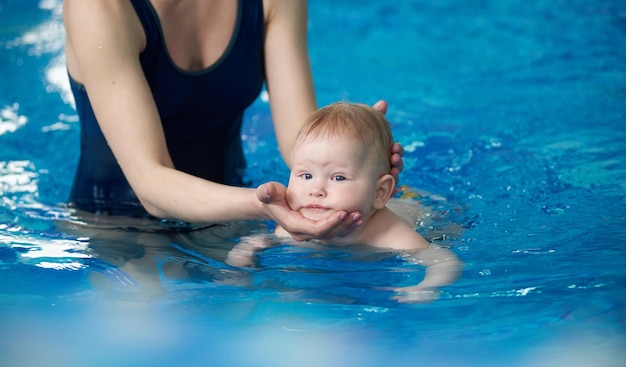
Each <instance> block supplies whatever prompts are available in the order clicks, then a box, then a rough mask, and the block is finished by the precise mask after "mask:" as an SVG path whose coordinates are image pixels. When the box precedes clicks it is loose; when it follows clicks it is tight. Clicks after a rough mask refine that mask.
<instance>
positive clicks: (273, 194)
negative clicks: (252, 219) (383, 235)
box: [256, 182, 363, 241]
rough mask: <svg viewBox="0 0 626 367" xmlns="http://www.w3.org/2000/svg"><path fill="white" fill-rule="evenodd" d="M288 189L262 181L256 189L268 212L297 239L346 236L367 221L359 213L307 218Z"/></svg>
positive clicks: (338, 213)
mask: <svg viewBox="0 0 626 367" xmlns="http://www.w3.org/2000/svg"><path fill="white" fill-rule="evenodd" d="M286 192H287V188H286V187H285V186H284V185H283V184H281V183H278V182H268V183H265V184H262V185H260V186H259V187H258V188H257V190H256V194H257V198H258V199H259V201H260V202H261V203H263V207H264V208H265V210H266V211H267V213H268V214H269V215H270V216H271V217H272V218H273V219H274V220H275V221H276V222H277V223H278V224H279V225H280V226H281V227H283V229H284V230H285V231H287V232H289V234H290V235H291V237H293V239H295V240H296V241H306V240H310V239H326V240H327V239H332V238H334V237H343V236H346V235H348V234H349V233H351V232H352V231H353V230H354V229H355V228H357V227H358V226H360V225H361V224H363V220H362V219H361V213H359V212H353V213H348V212H345V211H336V212H334V213H332V214H330V215H329V216H328V217H326V218H324V219H321V220H318V221H314V220H311V219H307V218H305V217H304V216H302V214H300V212H297V211H295V210H292V209H291V208H290V207H289V205H288V204H287V197H286Z"/></svg>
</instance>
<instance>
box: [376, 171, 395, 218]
mask: <svg viewBox="0 0 626 367" xmlns="http://www.w3.org/2000/svg"><path fill="white" fill-rule="evenodd" d="M395 187H396V180H395V179H394V178H393V176H392V175H390V174H385V175H383V176H381V177H380V178H379V179H378V181H376V197H375V198H374V205H373V206H374V208H375V209H382V208H384V207H385V204H387V201H389V199H390V198H391V196H392V195H393V189H394V188H395Z"/></svg>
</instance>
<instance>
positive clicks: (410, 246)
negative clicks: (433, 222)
mask: <svg viewBox="0 0 626 367" xmlns="http://www.w3.org/2000/svg"><path fill="white" fill-rule="evenodd" d="M392 144H393V137H392V134H391V129H390V126H389V123H388V122H387V120H386V119H385V117H384V115H383V114H382V113H380V112H378V111H376V110H375V109H374V108H372V107H369V106H367V105H364V104H354V103H345V102H339V103H334V104H331V105H328V106H326V107H324V108H321V109H319V110H317V111H316V112H315V113H313V114H312V115H311V116H310V117H309V119H308V120H307V122H306V123H305V124H304V126H303V127H302V129H301V130H300V132H299V134H298V137H297V139H296V145H295V148H294V160H293V167H292V169H291V174H290V176H289V184H288V186H287V189H286V196H287V202H288V204H289V206H290V207H291V208H292V209H293V210H297V211H299V212H300V213H301V214H302V215H303V216H304V217H305V218H309V219H313V220H317V219H320V218H324V217H325V216H326V215H327V212H328V211H336V210H344V211H346V212H360V213H361V214H362V223H361V225H360V226H358V227H357V228H355V229H354V230H353V231H352V232H351V233H349V234H348V235H346V236H344V237H337V238H334V239H333V240H332V241H328V242H329V243H332V244H335V245H341V244H364V245H369V246H373V247H376V248H380V249H389V250H399V251H402V252H403V253H404V255H405V259H408V261H411V262H415V263H419V264H421V265H424V266H426V276H425V277H424V279H423V281H422V282H420V283H419V284H417V285H415V286H411V287H403V288H396V289H395V290H396V291H397V292H398V293H397V295H396V296H395V297H394V298H395V299H396V300H398V301H400V302H422V301H428V300H432V299H434V298H436V297H437V296H438V291H439V288H440V287H442V286H446V285H448V284H451V283H453V282H454V281H456V280H457V279H458V277H459V275H460V272H461V270H462V267H463V264H462V262H461V261H459V260H458V259H457V257H456V256H455V255H454V254H453V253H452V252H451V251H449V250H446V249H442V248H434V247H430V245H429V243H428V241H426V240H425V239H424V238H423V237H422V236H421V235H420V234H419V233H417V232H416V231H415V229H414V223H409V222H408V221H407V220H405V219H403V218H402V217H400V216H398V215H396V214H395V213H394V212H393V211H391V210H390V209H389V208H388V207H387V206H386V204H387V202H388V201H389V199H390V198H391V196H392V195H393V193H394V188H395V185H396V182H395V179H394V178H393V176H392V175H390V174H389V171H390V162H389V152H390V151H391V145H392ZM271 185H281V184H280V183H277V182H270V183H266V184H263V185H261V186H259V187H258V189H257V196H259V198H262V197H263V196H266V195H268V192H269V191H268V190H272V189H274V188H272V187H271ZM275 234H276V236H279V237H289V236H290V235H289V233H288V232H287V231H285V230H284V229H283V228H281V227H280V226H278V227H277V228H276V231H275ZM316 241H319V240H316ZM267 246H270V243H269V241H267V240H266V239H259V238H257V239H253V238H247V239H246V240H242V242H241V243H240V244H238V245H237V246H235V248H233V250H231V251H230V253H229V255H228V259H227V263H229V264H230V265H234V266H250V265H251V263H252V261H251V255H252V254H253V252H254V251H255V250H259V249H262V248H265V247H267Z"/></svg>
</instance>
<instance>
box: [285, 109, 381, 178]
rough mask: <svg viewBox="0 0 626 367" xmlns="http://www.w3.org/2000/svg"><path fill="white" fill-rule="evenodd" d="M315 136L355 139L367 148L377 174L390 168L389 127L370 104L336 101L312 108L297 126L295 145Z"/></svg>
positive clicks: (317, 137) (315, 137)
mask: <svg viewBox="0 0 626 367" xmlns="http://www.w3.org/2000/svg"><path fill="white" fill-rule="evenodd" d="M319 138H330V139H334V138H340V139H341V138H343V139H348V140H352V141H355V142H357V143H359V144H360V145H362V147H363V149H365V150H366V151H367V153H368V154H369V156H370V157H371V159H372V162H374V163H375V164H376V167H378V168H379V169H380V173H381V174H382V173H387V172H389V170H390V169H391V164H390V162H389V157H390V156H391V146H392V144H393V136H392V134H391V128H390V126H389V122H388V121H387V120H386V119H385V116H384V115H383V114H382V113H381V112H380V111H378V110H376V109H374V108H373V107H371V106H368V105H365V104H361V103H348V102H336V103H332V104H330V105H328V106H326V107H323V108H320V109H319V110H317V111H315V112H314V113H313V114H312V115H311V116H310V117H309V118H308V119H307V120H306V122H305V123H304V125H303V126H302V128H301V129H300V132H299V133H298V137H297V138H296V145H299V144H301V143H302V142H304V141H307V140H315V139H319Z"/></svg>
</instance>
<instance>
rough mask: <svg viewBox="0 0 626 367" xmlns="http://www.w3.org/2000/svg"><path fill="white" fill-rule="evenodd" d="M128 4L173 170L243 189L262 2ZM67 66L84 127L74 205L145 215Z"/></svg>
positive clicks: (139, 0) (257, 84)
mask: <svg viewBox="0 0 626 367" xmlns="http://www.w3.org/2000/svg"><path fill="white" fill-rule="evenodd" d="M131 1H132V4H133V8H134V10H135V12H136V14H137V17H138V18H139V20H140V24H141V29H138V30H136V31H137V32H139V33H138V34H137V35H136V36H140V37H145V42H144V45H145V46H144V49H143V51H142V52H141V54H140V61H141V66H142V69H143V72H144V74H145V76H146V79H147V81H148V83H149V85H150V88H151V90H152V94H153V97H154V100H155V103H156V106H157V108H158V110H159V115H160V117H161V122H162V125H163V130H164V133H165V136H166V141H167V145H168V150H169V153H170V155H171V157H172V160H173V162H174V166H175V167H176V168H177V169H179V170H181V171H184V172H187V173H190V174H193V175H195V176H199V177H202V178H205V179H208V180H211V181H216V182H220V183H225V184H233V185H241V184H242V180H241V173H242V171H243V168H244V167H245V160H244V157H243V151H242V147H241V138H240V126H241V120H242V115H243V111H244V109H245V108H246V107H247V106H248V105H249V104H250V103H252V102H253V101H254V99H255V98H256V97H257V96H258V93H259V92H260V89H261V87H262V84H263V80H264V70H263V33H264V22H265V16H264V14H263V4H262V1H261V0H239V1H238V2H235V1H229V2H225V1H223V0H219V1H206V0H202V1H200V0H196V1H189V0H187V1H183V2H173V1H154V6H153V5H152V4H151V3H150V2H148V1H147V0H131ZM188 7H193V9H191V8H188ZM138 24H139V23H138ZM130 36H132V35H130ZM68 68H69V72H70V74H71V76H72V80H71V85H72V89H73V91H74V94H75V97H76V105H77V111H78V113H79V116H80V119H81V129H82V131H81V156H80V160H79V164H78V169H77V174H76V177H75V181H74V187H73V189H72V193H71V195H70V202H71V204H72V205H73V206H75V207H78V208H80V209H84V210H88V211H92V212H102V213H109V214H130V215H133V214H142V213H143V209H142V208H141V206H140V205H139V202H138V200H137V198H136V196H135V195H134V193H133V192H132V190H131V189H130V187H129V185H128V183H127V182H126V180H125V178H124V175H123V173H122V172H121V170H120V168H119V166H118V165H117V163H116V161H115V158H114V157H113V154H112V152H111V151H110V149H109V148H108V145H107V144H106V141H105V139H104V136H103V135H102V132H101V130H100V128H99V126H98V123H97V121H96V118H95V115H94V113H93V110H92V108H91V104H90V102H89V97H88V96H87V93H86V91H85V89H84V87H83V86H82V84H80V83H79V81H80V80H81V75H80V73H79V70H75V69H72V62H71V60H70V58H69V57H68ZM129 123H132V122H130V121H129ZM129 143H132V142H129Z"/></svg>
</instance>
